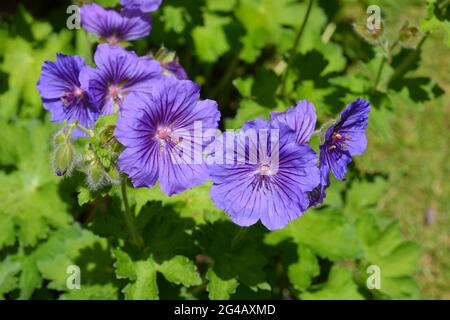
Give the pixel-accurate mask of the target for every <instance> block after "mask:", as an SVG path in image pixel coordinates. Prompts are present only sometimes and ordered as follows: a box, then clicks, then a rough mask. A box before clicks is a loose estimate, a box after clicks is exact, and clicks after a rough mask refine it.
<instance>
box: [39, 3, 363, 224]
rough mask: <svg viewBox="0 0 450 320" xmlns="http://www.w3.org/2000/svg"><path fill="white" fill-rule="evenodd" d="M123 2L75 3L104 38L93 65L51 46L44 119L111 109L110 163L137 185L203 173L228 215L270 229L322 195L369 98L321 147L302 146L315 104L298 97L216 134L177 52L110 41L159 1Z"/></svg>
mask: <svg viewBox="0 0 450 320" xmlns="http://www.w3.org/2000/svg"><path fill="white" fill-rule="evenodd" d="M121 4H122V5H123V8H122V9H121V10H120V12H119V11H116V10H114V9H104V8H102V7H101V6H99V5H97V4H95V3H93V4H89V5H85V6H83V7H82V8H81V22H82V25H83V26H84V28H85V29H86V30H87V31H89V32H91V33H93V34H95V35H98V36H100V37H101V38H102V39H103V40H105V41H106V42H107V43H103V44H99V45H98V46H97V49H96V52H95V55H94V61H95V64H96V67H91V66H87V65H86V64H85V62H84V60H83V59H82V58H81V57H78V56H66V55H62V54H57V57H56V61H55V62H51V61H46V62H45V63H44V65H43V67H42V73H41V76H40V78H39V81H38V83H37V87H38V90H39V92H40V94H41V97H42V101H43V104H44V107H45V109H47V110H48V111H50V112H51V114H52V117H51V120H52V121H57V122H63V121H67V122H68V123H74V124H76V126H78V125H79V126H80V128H84V129H86V128H87V129H92V128H93V126H94V124H95V122H96V120H97V119H98V118H99V117H100V116H101V115H108V114H112V113H116V114H117V115H118V120H117V123H116V129H115V132H114V136H115V137H116V139H117V140H118V141H119V142H120V143H121V144H122V145H123V146H124V149H123V151H122V153H121V154H120V156H119V158H118V164H117V165H118V167H119V169H120V171H121V172H122V173H125V174H127V175H128V177H129V178H130V179H131V182H132V184H133V185H134V186H135V187H151V186H153V185H155V184H156V182H157V181H158V180H159V185H160V187H161V189H162V190H163V191H164V192H165V193H166V194H168V195H169V196H170V195H172V194H175V193H179V192H182V191H184V190H186V189H188V188H192V187H193V186H196V185H199V184H202V183H204V182H205V181H206V180H208V179H211V180H212V181H213V183H214V184H213V186H212V188H211V192H210V194H211V198H212V200H213V202H214V203H215V204H216V205H217V206H218V207H219V208H221V209H223V210H224V211H226V212H227V213H228V214H229V215H230V216H231V218H232V220H233V221H234V222H235V223H237V224H239V225H241V226H249V225H252V224H254V223H256V222H257V221H258V220H261V222H262V223H263V224H264V225H265V226H266V227H267V228H268V229H270V230H273V229H278V228H282V227H284V226H285V225H286V224H287V223H289V221H291V220H293V219H295V218H296V217H298V216H299V215H301V214H303V213H304V212H305V211H306V210H307V209H308V208H310V207H312V206H315V205H317V204H319V203H322V201H323V198H324V197H325V190H326V188H327V187H328V186H329V184H330V180H329V174H330V171H332V172H333V174H334V175H335V177H336V178H338V179H341V180H343V179H344V175H345V172H346V170H347V166H348V164H349V163H350V162H351V160H352V156H355V155H360V154H362V153H363V152H364V150H365V148H366V144H367V140H366V137H365V129H366V127H367V124H368V113H369V111H370V105H369V103H368V102H367V101H364V100H359V99H358V100H356V101H355V102H352V103H351V104H349V105H348V106H347V108H346V109H345V110H344V111H343V112H342V114H341V116H340V118H339V119H338V120H337V122H335V123H334V124H333V125H332V126H330V127H329V128H328V129H327V130H326V132H325V134H324V136H323V141H322V144H321V145H320V155H319V156H318V155H317V154H316V152H315V151H314V150H313V149H312V148H311V147H310V146H308V142H309V139H310V138H311V136H312V135H313V133H314V130H315V126H316V112H315V108H314V105H313V104H312V103H310V102H308V101H306V100H303V101H300V102H298V104H297V105H296V106H294V107H292V108H290V109H288V110H286V111H285V112H281V113H276V112H273V113H272V114H271V116H270V121H266V120H262V119H255V120H253V121H249V122H247V123H245V124H244V126H243V127H242V130H240V132H229V131H227V132H224V133H223V134H221V135H219V136H218V135H217V128H218V122H219V120H220V112H219V110H218V106H217V103H216V102H215V101H212V100H200V87H199V86H198V85H197V84H195V83H194V82H192V81H190V80H188V76H187V74H186V72H185V71H184V69H183V68H182V66H181V65H180V64H179V62H178V59H177V58H176V57H175V55H173V54H171V53H169V52H168V51H167V50H165V49H163V50H160V51H159V52H158V53H157V54H156V55H155V56H154V57H150V56H144V57H140V56H138V55H137V54H136V53H134V52H132V51H127V50H125V49H124V48H122V47H121V46H119V45H118V44H119V43H120V42H121V41H128V40H133V39H137V38H140V37H144V36H147V35H148V34H149V33H150V30H151V20H150V15H149V14H148V12H151V11H154V10H156V9H157V8H158V7H159V5H160V4H161V0H122V1H121ZM81 126H82V127H81ZM85 131H86V130H83V131H81V130H78V131H74V132H73V136H72V137H73V138H76V137H78V136H80V135H83V134H84V132H85ZM204 155H208V156H207V158H205V157H204Z"/></svg>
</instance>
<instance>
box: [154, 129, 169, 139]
mask: <svg viewBox="0 0 450 320" xmlns="http://www.w3.org/2000/svg"><path fill="white" fill-rule="evenodd" d="M156 137H157V138H158V139H160V140H166V139H170V129H169V128H158V129H157V130H156Z"/></svg>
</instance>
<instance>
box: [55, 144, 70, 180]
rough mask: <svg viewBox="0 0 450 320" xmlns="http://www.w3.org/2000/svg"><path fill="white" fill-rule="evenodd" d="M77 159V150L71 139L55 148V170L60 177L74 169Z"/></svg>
mask: <svg viewBox="0 0 450 320" xmlns="http://www.w3.org/2000/svg"><path fill="white" fill-rule="evenodd" d="M74 159H75V148H74V147H73V145H72V143H71V142H70V140H69V139H66V140H65V141H64V142H63V143H61V144H59V145H57V146H56V148H55V152H54V156H53V169H54V171H55V173H56V174H57V175H58V176H62V175H65V174H67V173H69V174H70V172H71V171H72V169H73V164H74Z"/></svg>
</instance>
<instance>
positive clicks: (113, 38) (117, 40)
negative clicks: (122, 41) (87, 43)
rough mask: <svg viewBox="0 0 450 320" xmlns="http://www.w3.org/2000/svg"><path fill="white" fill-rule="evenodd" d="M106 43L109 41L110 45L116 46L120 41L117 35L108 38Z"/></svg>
mask: <svg viewBox="0 0 450 320" xmlns="http://www.w3.org/2000/svg"><path fill="white" fill-rule="evenodd" d="M106 41H108V43H109V44H110V45H116V44H117V43H118V42H119V39H118V38H117V36H116V34H112V35H110V36H109V37H108V38H106Z"/></svg>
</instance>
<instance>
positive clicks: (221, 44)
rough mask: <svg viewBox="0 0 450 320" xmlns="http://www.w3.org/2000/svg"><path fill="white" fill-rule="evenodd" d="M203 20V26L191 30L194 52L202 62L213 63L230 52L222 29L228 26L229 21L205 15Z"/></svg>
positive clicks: (224, 18) (226, 18)
mask: <svg viewBox="0 0 450 320" xmlns="http://www.w3.org/2000/svg"><path fill="white" fill-rule="evenodd" d="M204 20H205V24H204V26H197V27H195V28H194V29H193V30H192V38H193V39H194V45H195V51H196V52H197V55H198V57H199V58H200V59H201V60H202V61H205V62H215V61H216V60H217V59H219V57H220V56H222V55H223V54H225V53H226V52H227V51H228V50H230V45H229V44H228V41H227V37H226V34H225V31H224V30H223V27H224V26H225V25H227V24H229V23H230V22H231V19H230V18H228V17H220V16H217V15H214V14H209V13H205V15H204Z"/></svg>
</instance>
